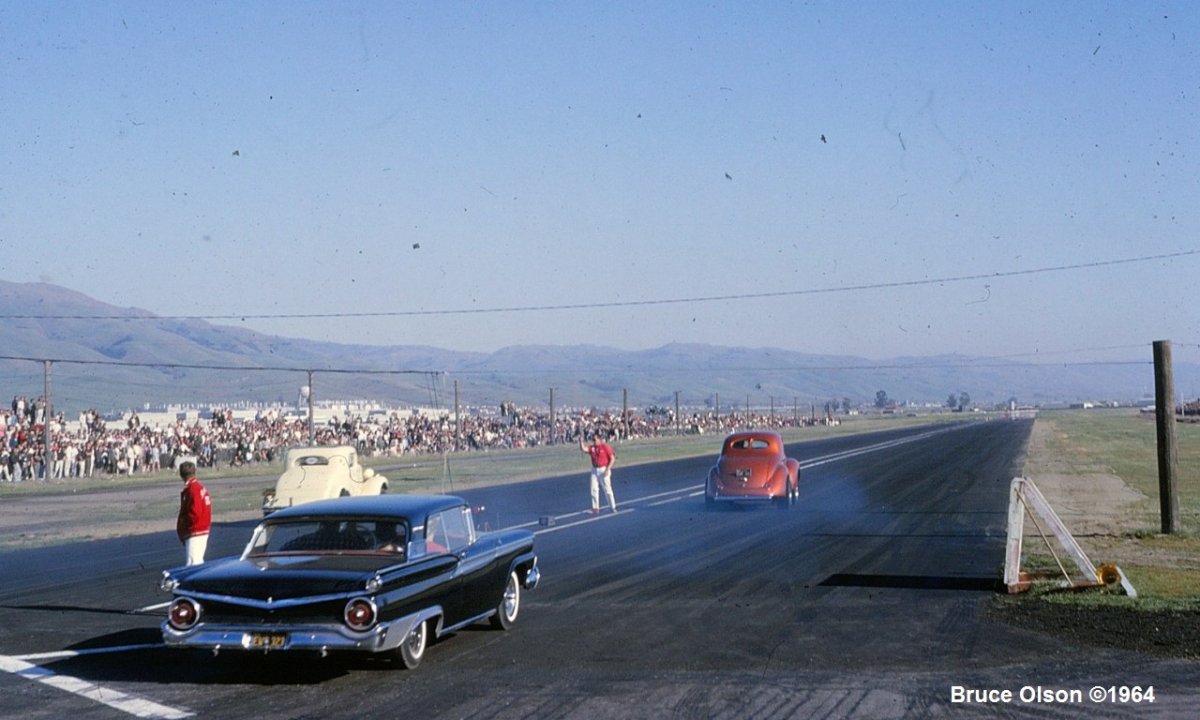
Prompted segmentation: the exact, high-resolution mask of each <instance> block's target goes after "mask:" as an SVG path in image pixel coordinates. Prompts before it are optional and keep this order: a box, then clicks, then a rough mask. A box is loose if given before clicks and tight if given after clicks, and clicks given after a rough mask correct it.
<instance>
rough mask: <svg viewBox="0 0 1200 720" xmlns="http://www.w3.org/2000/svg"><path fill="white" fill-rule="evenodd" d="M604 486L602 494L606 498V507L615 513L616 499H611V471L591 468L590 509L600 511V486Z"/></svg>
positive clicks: (603, 468)
mask: <svg viewBox="0 0 1200 720" xmlns="http://www.w3.org/2000/svg"><path fill="white" fill-rule="evenodd" d="M602 484H603V485H604V494H605V496H607V497H608V506H609V507H611V508H612V510H613V512H616V511H617V499H616V498H614V497H613V491H612V470H610V469H609V468H607V467H597V468H592V509H593V510H599V509H600V486H601V485H602Z"/></svg>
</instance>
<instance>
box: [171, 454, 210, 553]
mask: <svg viewBox="0 0 1200 720" xmlns="http://www.w3.org/2000/svg"><path fill="white" fill-rule="evenodd" d="M179 477H181V478H183V492H182V493H180V495H179V519H178V520H177V521H176V523H175V532H176V533H178V535H179V542H181V543H183V548H184V551H185V552H186V554H187V564H188V565H199V564H200V563H202V562H204V552H205V550H207V549H208V531H209V529H210V528H211V527H212V498H210V497H209V496H208V490H205V489H204V486H203V485H201V484H200V481H199V480H197V479H196V463H194V462H191V461H190V460H188V461H184V462H182V463H180V464H179Z"/></svg>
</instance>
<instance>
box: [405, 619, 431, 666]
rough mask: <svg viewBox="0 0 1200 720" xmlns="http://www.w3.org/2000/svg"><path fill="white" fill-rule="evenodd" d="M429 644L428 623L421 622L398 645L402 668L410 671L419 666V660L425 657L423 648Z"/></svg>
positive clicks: (425, 621)
mask: <svg viewBox="0 0 1200 720" xmlns="http://www.w3.org/2000/svg"><path fill="white" fill-rule="evenodd" d="M428 642H429V622H428V621H427V620H422V621H421V622H420V623H418V624H417V626H416V627H414V628H413V629H412V632H410V633H409V634H408V637H406V638H404V642H402V643H400V648H399V652H400V662H402V663H404V667H406V668H408V669H409V670H412V669H413V668H415V667H416V666H418V665H420V664H421V658H423V657H425V646H426V645H427V644H428Z"/></svg>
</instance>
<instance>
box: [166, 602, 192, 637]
mask: <svg viewBox="0 0 1200 720" xmlns="http://www.w3.org/2000/svg"><path fill="white" fill-rule="evenodd" d="M167 622H168V623H170V625H171V627H173V628H175V629H176V630H190V629H192V628H193V627H195V626H196V623H198V622H200V603H198V602H196V601H195V600H192V599H191V598H175V600H174V602H172V603H171V607H170V608H168V609H167Z"/></svg>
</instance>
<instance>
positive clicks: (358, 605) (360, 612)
mask: <svg viewBox="0 0 1200 720" xmlns="http://www.w3.org/2000/svg"><path fill="white" fill-rule="evenodd" d="M378 615H379V611H378V610H377V609H376V607H375V603H374V602H372V601H371V600H370V599H368V598H354V599H353V600H351V601H350V602H348V603H346V610H345V611H344V612H343V613H342V617H343V619H344V620H345V621H346V625H347V627H349V628H350V629H351V630H357V631H359V632H362V631H363V630H370V629H371V627H372V626H373V625H374V624H375V619H376V618H377V617H378Z"/></svg>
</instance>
